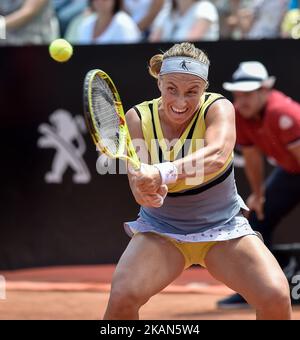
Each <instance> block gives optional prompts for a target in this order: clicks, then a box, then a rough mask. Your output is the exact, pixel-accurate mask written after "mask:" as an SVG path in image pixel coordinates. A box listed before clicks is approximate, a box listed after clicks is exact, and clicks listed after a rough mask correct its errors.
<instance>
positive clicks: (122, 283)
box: [110, 279, 148, 311]
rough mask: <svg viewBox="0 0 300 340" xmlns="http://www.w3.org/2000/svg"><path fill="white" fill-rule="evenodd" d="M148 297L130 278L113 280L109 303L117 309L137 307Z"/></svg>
mask: <svg viewBox="0 0 300 340" xmlns="http://www.w3.org/2000/svg"><path fill="white" fill-rule="evenodd" d="M147 300H148V298H147V297H145V296H144V295H143V294H142V289H138V287H136V285H135V284H132V280H129V279H128V280H127V279H121V280H117V281H115V282H113V284H112V288H111V293H110V304H111V306H116V308H117V309H118V310H120V311H121V310H130V309H136V308H137V309H138V308H140V307H141V306H142V305H143V304H145V303H146V302H147Z"/></svg>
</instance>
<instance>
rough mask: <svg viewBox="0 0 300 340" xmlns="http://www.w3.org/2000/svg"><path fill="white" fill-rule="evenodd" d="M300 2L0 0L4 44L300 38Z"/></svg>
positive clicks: (0, 42)
mask: <svg viewBox="0 0 300 340" xmlns="http://www.w3.org/2000/svg"><path fill="white" fill-rule="evenodd" d="M299 4H300V0H210V1H208V0H0V44H1V45H26V44H48V43H49V42H51V41H52V40H54V39H55V38H59V37H62V38H65V39H67V40H69V41H70V42H71V43H73V44H110V43H116V44H119V43H139V42H160V41H201V40H205V41H215V40H219V39H273V38H293V39H299V38H300V8H299Z"/></svg>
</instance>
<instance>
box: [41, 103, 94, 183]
mask: <svg viewBox="0 0 300 340" xmlns="http://www.w3.org/2000/svg"><path fill="white" fill-rule="evenodd" d="M49 121H50V123H51V124H47V123H43V124H41V125H40V126H39V128H38V131H39V133H40V134H41V135H42V136H41V137H40V138H39V139H38V142H37V145H38V146H39V147H40V148H43V149H47V148H53V149H55V150H56V153H55V155H54V158H53V162H52V167H51V171H49V172H48V173H46V175H45V181H46V182H47V183H61V182H62V179H63V175H64V173H65V172H66V170H67V169H68V167H70V168H71V169H72V170H73V171H74V175H73V181H74V182H75V183H88V182H89V181H90V179H91V175H90V172H89V169H88V167H87V166H86V164H85V162H84V160H83V158H82V156H83V154H84V152H85V150H86V145H85V142H84V139H83V137H82V134H81V133H86V127H85V123H84V120H83V118H82V117H81V116H76V117H75V118H74V117H73V116H72V115H71V114H70V112H68V111H65V110H62V109H60V110H56V111H55V112H53V113H52V114H51V115H50V118H49ZM74 142H75V143H76V144H74Z"/></svg>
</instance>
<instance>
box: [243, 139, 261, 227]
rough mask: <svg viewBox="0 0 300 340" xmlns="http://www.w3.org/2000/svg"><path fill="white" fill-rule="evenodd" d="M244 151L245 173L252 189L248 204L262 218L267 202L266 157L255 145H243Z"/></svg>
mask: <svg viewBox="0 0 300 340" xmlns="http://www.w3.org/2000/svg"><path fill="white" fill-rule="evenodd" d="M242 153H243V156H244V159H245V173H246V176H247V179H248V181H249V184H250V187H251V191H252V193H251V195H250V196H249V197H248V199H247V205H248V207H249V209H250V210H253V211H255V212H256V214H257V217H258V219H260V220H261V219H263V218H264V213H263V208H264V202H265V189H264V172H265V171H264V157H263V154H262V152H261V151H260V150H259V149H258V148H257V147H256V146H254V145H252V146H243V147H242Z"/></svg>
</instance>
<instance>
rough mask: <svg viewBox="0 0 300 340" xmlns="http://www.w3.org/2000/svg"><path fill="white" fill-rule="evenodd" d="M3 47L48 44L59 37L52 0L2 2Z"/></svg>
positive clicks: (0, 10)
mask: <svg viewBox="0 0 300 340" xmlns="http://www.w3.org/2000/svg"><path fill="white" fill-rule="evenodd" d="M0 21H1V26H2V31H6V34H5V35H6V38H5V39H1V40H0V44H2V45H26V44H48V43H50V42H51V41H52V40H53V39H56V38H58V36H59V26H58V21H57V18H56V16H55V13H54V10H53V7H52V2H51V1H50V0H0Z"/></svg>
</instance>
